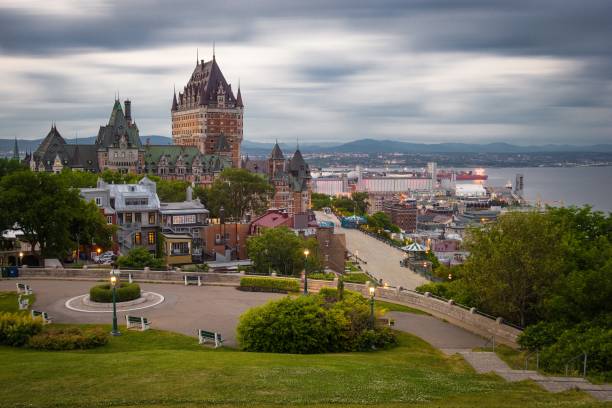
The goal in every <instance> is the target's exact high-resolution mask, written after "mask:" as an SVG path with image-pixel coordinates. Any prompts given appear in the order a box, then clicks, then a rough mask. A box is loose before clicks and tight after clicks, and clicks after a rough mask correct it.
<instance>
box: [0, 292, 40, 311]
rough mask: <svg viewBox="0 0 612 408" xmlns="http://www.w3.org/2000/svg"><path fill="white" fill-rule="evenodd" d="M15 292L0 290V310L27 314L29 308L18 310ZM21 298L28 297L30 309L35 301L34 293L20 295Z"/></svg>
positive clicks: (17, 296)
mask: <svg viewBox="0 0 612 408" xmlns="http://www.w3.org/2000/svg"><path fill="white" fill-rule="evenodd" d="M18 298H19V295H18V294H17V292H0V312H19V313H23V314H29V313H30V311H29V310H19V305H18V303H17V299H18ZM22 299H30V309H31V308H32V305H33V304H34V302H35V301H36V295H27V296H26V295H22Z"/></svg>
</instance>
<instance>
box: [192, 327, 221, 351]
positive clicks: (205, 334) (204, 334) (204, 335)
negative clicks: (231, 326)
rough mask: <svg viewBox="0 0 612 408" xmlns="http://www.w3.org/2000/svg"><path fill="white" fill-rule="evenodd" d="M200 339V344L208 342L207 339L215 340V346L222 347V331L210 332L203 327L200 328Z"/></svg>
mask: <svg viewBox="0 0 612 408" xmlns="http://www.w3.org/2000/svg"><path fill="white" fill-rule="evenodd" d="M198 340H199V342H200V344H204V343H206V341H207V340H210V341H213V342H214V343H215V348H217V347H221V346H222V343H223V338H221V333H215V332H210V331H206V330H202V329H199V330H198Z"/></svg>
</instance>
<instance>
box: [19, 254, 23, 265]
mask: <svg viewBox="0 0 612 408" xmlns="http://www.w3.org/2000/svg"><path fill="white" fill-rule="evenodd" d="M19 266H23V252H21V251H19Z"/></svg>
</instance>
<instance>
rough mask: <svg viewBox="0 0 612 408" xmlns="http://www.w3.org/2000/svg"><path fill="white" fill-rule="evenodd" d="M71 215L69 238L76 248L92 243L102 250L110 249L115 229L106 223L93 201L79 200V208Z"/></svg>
mask: <svg viewBox="0 0 612 408" xmlns="http://www.w3.org/2000/svg"><path fill="white" fill-rule="evenodd" d="M73 215H74V216H73V218H72V220H71V222H70V238H71V240H72V241H73V242H74V243H75V246H76V247H78V246H79V245H80V244H85V245H88V244H92V243H95V244H97V245H99V246H101V247H104V248H109V247H111V245H112V236H113V233H114V230H115V227H114V226H112V225H108V224H107V223H106V218H104V215H102V213H101V212H100V209H99V208H98V206H97V205H96V204H95V203H94V202H93V201H89V202H86V201H85V200H80V201H79V208H78V210H77V211H76V212H75V213H74V214H73Z"/></svg>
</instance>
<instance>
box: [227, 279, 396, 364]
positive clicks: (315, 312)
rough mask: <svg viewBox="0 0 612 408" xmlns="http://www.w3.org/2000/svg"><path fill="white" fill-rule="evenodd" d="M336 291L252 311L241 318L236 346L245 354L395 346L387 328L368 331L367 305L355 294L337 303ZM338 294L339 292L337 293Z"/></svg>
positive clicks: (349, 294)
mask: <svg viewBox="0 0 612 408" xmlns="http://www.w3.org/2000/svg"><path fill="white" fill-rule="evenodd" d="M334 291H336V290H335V289H331V288H329V289H327V288H326V289H325V290H324V291H323V293H321V294H320V295H315V296H300V297H298V298H292V297H285V298H283V299H281V300H277V301H271V302H268V303H267V304H265V305H263V306H259V307H256V308H252V309H250V310H248V311H247V312H246V313H244V314H243V315H242V316H241V317H240V322H239V324H238V341H239V342H240V345H241V347H242V348H243V349H245V350H247V351H259V352H272V353H300V354H309V353H324V352H337V351H358V350H361V351H366V350H371V349H373V348H385V347H389V346H391V345H393V344H395V342H396V340H395V335H394V334H393V332H392V331H390V330H389V329H387V328H383V327H376V328H375V329H374V330H372V329H370V327H369V323H370V309H369V306H368V301H367V300H366V299H365V298H363V297H362V296H361V295H359V294H358V293H355V292H345V293H344V299H343V300H341V301H337V300H334V299H333V298H331V297H330V295H332V294H334ZM336 293H337V292H336Z"/></svg>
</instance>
